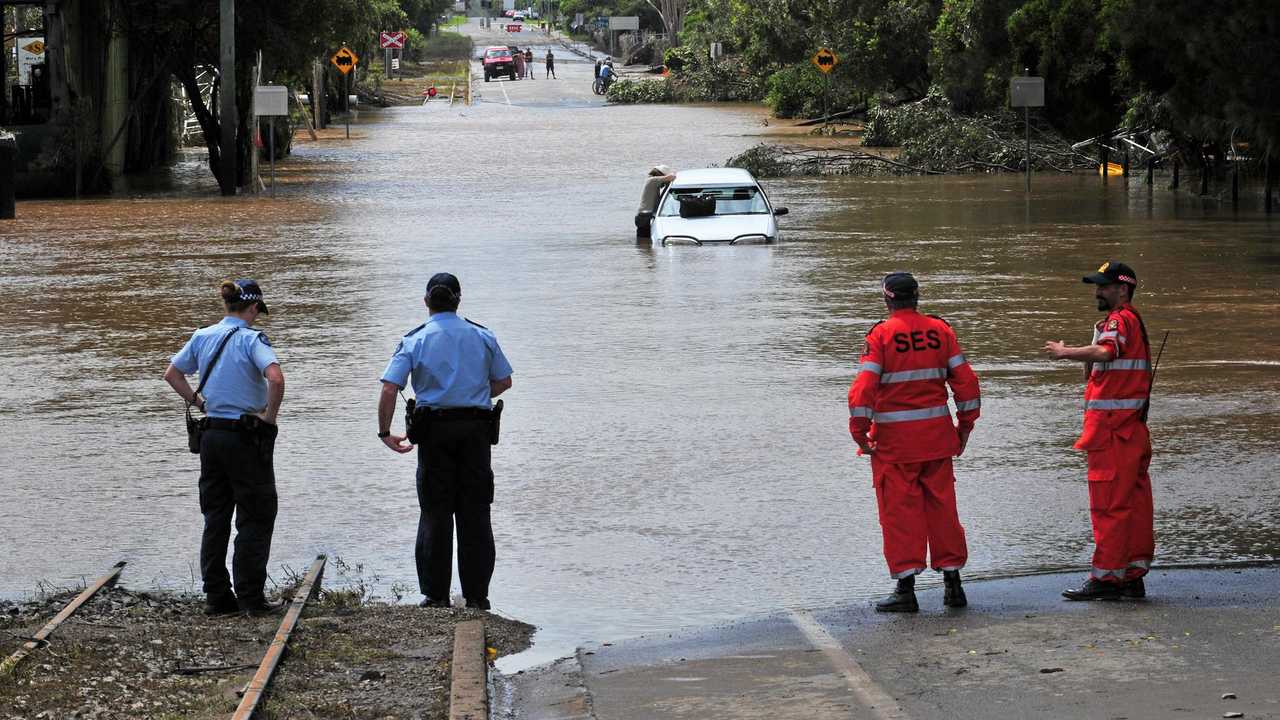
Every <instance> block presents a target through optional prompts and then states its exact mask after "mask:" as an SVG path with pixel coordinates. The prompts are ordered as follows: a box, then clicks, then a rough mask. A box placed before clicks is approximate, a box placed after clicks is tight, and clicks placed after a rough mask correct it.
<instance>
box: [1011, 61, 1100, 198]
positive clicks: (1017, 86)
mask: <svg viewBox="0 0 1280 720" xmlns="http://www.w3.org/2000/svg"><path fill="white" fill-rule="evenodd" d="M1023 72H1027V73H1030V69H1024V70H1023ZM1009 104H1010V105H1012V106H1013V107H1020V108H1022V122H1023V125H1024V127H1025V130H1026V140H1027V150H1026V151H1027V160H1026V162H1027V167H1026V170H1027V182H1026V191H1027V192H1031V108H1033V107H1044V78H1042V77H1032V76H1030V75H1029V74H1028V75H1026V76H1023V77H1015V78H1011V79H1010V80H1009ZM1102 172H1103V177H1104V178H1105V177H1106V163H1103V168H1102Z"/></svg>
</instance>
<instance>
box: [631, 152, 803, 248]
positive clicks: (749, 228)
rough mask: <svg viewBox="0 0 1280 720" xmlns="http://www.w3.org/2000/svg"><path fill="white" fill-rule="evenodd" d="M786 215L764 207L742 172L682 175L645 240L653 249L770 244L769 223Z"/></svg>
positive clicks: (773, 235)
mask: <svg viewBox="0 0 1280 720" xmlns="http://www.w3.org/2000/svg"><path fill="white" fill-rule="evenodd" d="M787 212H788V211H787V209H786V208H784V207H780V208H775V207H773V205H771V204H770V203H769V198H768V196H766V195H765V194H764V189H762V188H761V187H760V183H758V182H756V179H755V178H754V177H752V175H751V173H749V172H747V171H746V170H742V169H739V168H712V169H707V170H682V171H680V172H678V173H676V179H675V180H673V181H671V184H670V185H669V186H667V190H666V193H664V194H663V196H662V200H661V201H660V202H659V203H658V211H657V212H656V213H654V216H653V221H652V223H651V224H650V226H649V237H650V238H651V239H652V241H653V244H654V245H657V246H663V245H709V244H728V245H746V244H751V243H772V242H777V241H778V221H777V220H776V219H775V218H776V217H777V216H779V215H786V214H787Z"/></svg>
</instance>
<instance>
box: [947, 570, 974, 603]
mask: <svg viewBox="0 0 1280 720" xmlns="http://www.w3.org/2000/svg"><path fill="white" fill-rule="evenodd" d="M942 582H943V590H942V604H943V605H946V606H947V607H951V608H962V607H964V606H965V605H968V604H969V600H968V599H967V598H965V596H964V588H963V587H960V571H959V570H943V571H942Z"/></svg>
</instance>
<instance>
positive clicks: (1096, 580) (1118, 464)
mask: <svg viewBox="0 0 1280 720" xmlns="http://www.w3.org/2000/svg"><path fill="white" fill-rule="evenodd" d="M1083 279H1084V281H1085V282H1086V283H1092V284H1094V285H1096V286H1097V290H1096V291H1095V293H1094V294H1095V296H1096V297H1097V298H1098V309H1099V310H1101V311H1103V312H1105V313H1107V317H1106V318H1105V319H1104V320H1102V321H1101V322H1099V323H1098V324H1097V325H1096V326H1095V327H1094V331H1093V343H1092V344H1090V345H1087V346H1084V347H1068V346H1066V345H1064V344H1063V343H1061V342H1048V343H1045V346H1044V350H1045V352H1047V353H1048V354H1049V355H1050V356H1052V357H1053V358H1054V359H1055V360H1078V361H1082V362H1084V363H1085V374H1086V376H1087V378H1088V382H1087V384H1086V386H1085V391H1084V432H1082V433H1081V434H1080V439H1078V440H1076V443H1075V447H1076V449H1077V450H1084V451H1085V452H1087V453H1088V455H1089V515H1090V517H1091V519H1092V520H1093V541H1094V546H1095V547H1094V552H1093V570H1092V572H1091V573H1090V576H1089V579H1088V580H1087V581H1085V583H1084V584H1083V585H1081V586H1080V587H1079V588H1075V589H1072V590H1067V591H1065V592H1063V593H1062V595H1063V596H1064V597H1066V598H1067V599H1068V600H1113V599H1117V598H1122V597H1129V598H1140V597H1145V596H1146V587H1145V586H1144V584H1143V581H1142V577H1143V576H1144V575H1146V574H1147V571H1148V570H1149V569H1150V568H1151V558H1152V556H1153V555H1154V554H1155V533H1154V531H1153V529H1152V514H1153V512H1152V504H1151V477H1150V476H1149V475H1148V474H1147V467H1148V466H1149V465H1150V464H1151V435H1150V434H1148V432H1147V400H1148V397H1149V395H1150V392H1151V347H1150V345H1149V343H1148V341H1147V328H1146V326H1145V325H1144V324H1143V322H1142V316H1140V315H1138V311H1137V310H1135V309H1134V307H1133V305H1132V302H1133V293H1134V291H1135V290H1137V287H1138V275H1137V273H1135V272H1134V271H1133V268H1131V267H1129V266H1128V265H1125V264H1124V263H1117V262H1108V263H1104V264H1103V265H1102V267H1100V268H1098V271H1097V272H1095V273H1093V274H1092V275H1086V276H1084V278H1083Z"/></svg>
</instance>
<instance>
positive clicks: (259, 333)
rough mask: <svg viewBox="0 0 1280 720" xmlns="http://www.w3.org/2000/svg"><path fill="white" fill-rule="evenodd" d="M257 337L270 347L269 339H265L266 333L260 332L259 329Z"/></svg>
mask: <svg viewBox="0 0 1280 720" xmlns="http://www.w3.org/2000/svg"><path fill="white" fill-rule="evenodd" d="M258 339H259V340H261V341H262V344H263V345H266V346H267V347H271V341H270V340H268V339H267V334H266V333H264V332H262V331H261V330H259V331H258Z"/></svg>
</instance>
